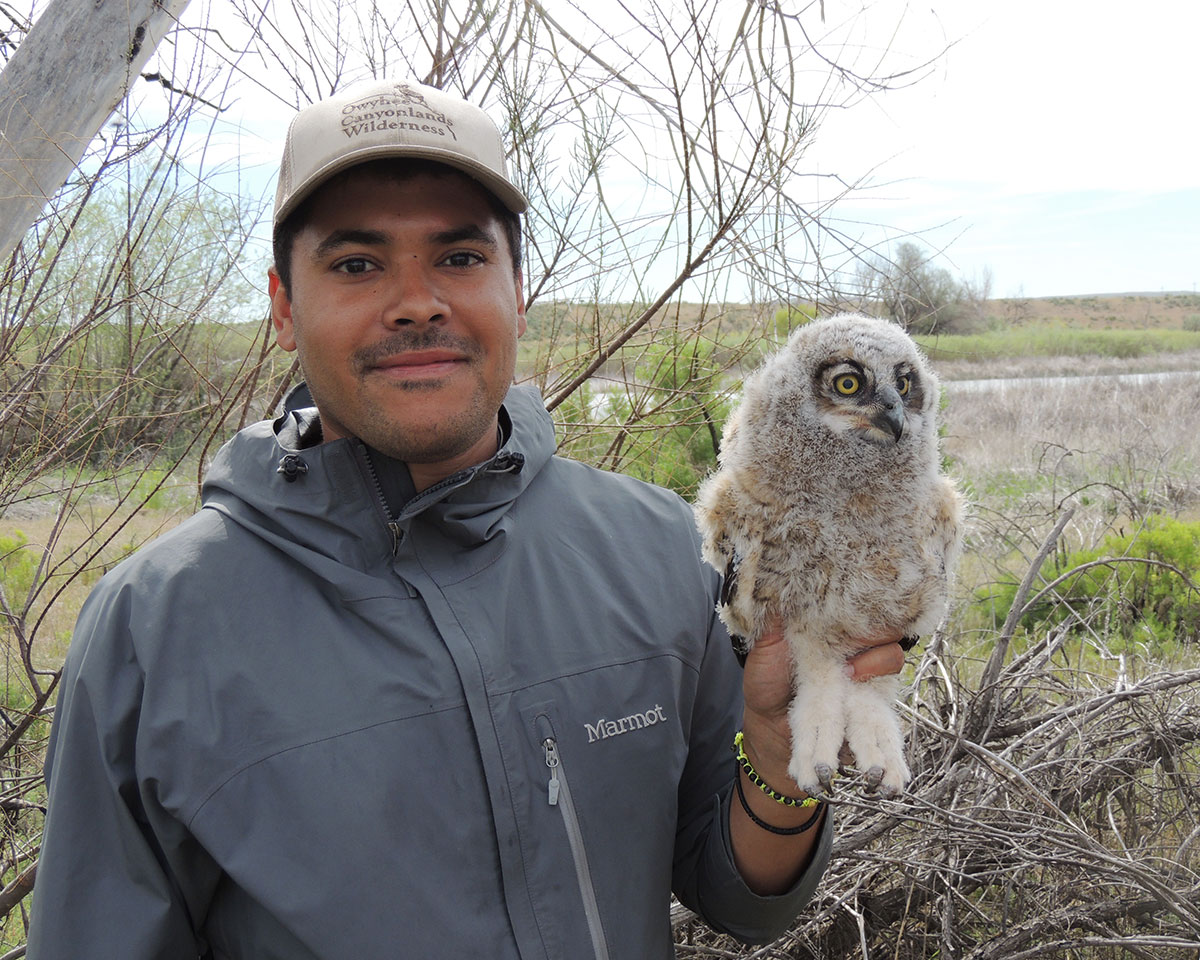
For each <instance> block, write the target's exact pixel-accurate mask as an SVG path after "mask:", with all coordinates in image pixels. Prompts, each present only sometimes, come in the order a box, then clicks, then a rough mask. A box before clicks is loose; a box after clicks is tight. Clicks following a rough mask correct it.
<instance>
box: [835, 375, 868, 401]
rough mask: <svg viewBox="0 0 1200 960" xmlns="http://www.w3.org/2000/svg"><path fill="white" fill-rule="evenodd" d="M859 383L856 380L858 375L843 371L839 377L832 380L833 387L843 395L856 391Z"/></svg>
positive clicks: (847, 395) (851, 394) (850, 394)
mask: <svg viewBox="0 0 1200 960" xmlns="http://www.w3.org/2000/svg"><path fill="white" fill-rule="evenodd" d="M860 386H861V384H860V383H859V382H858V377H856V376H855V375H854V374H852V373H843V374H842V375H841V376H840V377H838V378H837V379H836V380H834V381H833V388H834V389H835V390H836V391H837V392H838V393H840V394H841V395H842V396H843V397H849V396H853V395H854V394H856V393H858V388H859V387H860Z"/></svg>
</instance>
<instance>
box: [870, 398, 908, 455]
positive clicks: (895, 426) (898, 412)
mask: <svg viewBox="0 0 1200 960" xmlns="http://www.w3.org/2000/svg"><path fill="white" fill-rule="evenodd" d="M875 404H876V408H877V409H876V410H875V412H874V413H872V414H871V426H873V427H874V428H875V429H876V430H880V431H882V432H883V433H890V434H891V435H892V437H893V438H894V439H895V441H896V442H897V443H899V442H900V437H901V435H902V434H903V433H904V401H903V400H901V399H900V394H898V393H897V392H896V391H895V389H894V388H893V387H891V386H889V385H887V384H884V385H883V386H881V387H879V389H878V390H876V391H875Z"/></svg>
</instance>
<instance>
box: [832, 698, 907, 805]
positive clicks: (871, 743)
mask: <svg viewBox="0 0 1200 960" xmlns="http://www.w3.org/2000/svg"><path fill="white" fill-rule="evenodd" d="M898 686H899V682H898V680H897V678H896V677H892V676H888V677H876V678H875V679H873V680H867V681H863V682H851V683H850V690H849V696H848V700H847V702H846V743H847V745H848V746H849V747H850V750H851V751H852V752H853V753H854V759H855V766H857V767H858V769H859V770H862V771H865V773H866V775H867V784H868V786H869V787H871V788H878V789H879V790H881V791H882V792H883V793H884V794H886V795H888V796H895V795H896V794H898V793H900V791H901V790H903V789H904V785H905V784H906V783H908V779H909V773H908V764H907V763H905V761H904V736H903V734H902V733H901V731H900V721H899V719H898V718H897V716H896V708H895V706H894V704H895V702H896V693H897V688H898Z"/></svg>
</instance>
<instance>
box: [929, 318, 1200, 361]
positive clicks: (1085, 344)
mask: <svg viewBox="0 0 1200 960" xmlns="http://www.w3.org/2000/svg"><path fill="white" fill-rule="evenodd" d="M915 339H916V341H917V342H918V343H919V344H920V345H921V348H922V349H923V350H924V351H925V352H926V354H928V356H929V358H930V359H931V360H933V361H934V362H935V363H936V362H937V361H938V360H979V361H984V360H993V359H999V358H1019V357H1115V358H1130V357H1142V356H1149V355H1151V354H1157V353H1175V352H1179V351H1184V350H1200V330H1187V329H1184V330H1166V329H1156V330H1092V329H1082V328H1079V327H1068V326H1064V325H1061V324H1051V323H1047V324H1030V325H1024V326H1020V327H1007V328H1004V329H999V330H989V331H987V332H986V333H973V334H960V335H951V334H943V335H940V336H934V335H922V336H917V337H915Z"/></svg>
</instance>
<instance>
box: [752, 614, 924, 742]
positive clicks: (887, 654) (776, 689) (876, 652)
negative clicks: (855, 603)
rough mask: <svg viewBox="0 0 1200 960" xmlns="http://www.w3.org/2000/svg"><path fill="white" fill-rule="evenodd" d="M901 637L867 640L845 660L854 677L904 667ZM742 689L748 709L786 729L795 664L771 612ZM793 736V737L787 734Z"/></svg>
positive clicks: (863, 677)
mask: <svg viewBox="0 0 1200 960" xmlns="http://www.w3.org/2000/svg"><path fill="white" fill-rule="evenodd" d="M899 640H900V638H899V637H891V636H888V637H879V638H876V639H874V640H868V641H866V642H864V644H863V647H862V649H861V650H860V651H859V652H858V653H856V654H855V655H854V656H852V657H850V658H849V659H848V660H847V661H846V668H847V670H848V671H849V675H850V677H851V679H853V680H870V679H872V678H873V677H883V676H887V675H888V674H894V673H899V672H900V671H901V670H903V669H904V651H903V650H902V649H901V648H900V643H899ZM742 691H743V693H744V695H745V699H746V712H747V713H754V714H755V715H756V716H758V717H761V718H763V719H767V720H778V721H780V722H782V723H783V727H784V733H785V734H786V733H787V708H788V704H789V703H791V701H792V665H791V658H790V656H789V654H788V648H787V644H786V643H785V642H784V639H783V623H782V621H781V620H780V618H779V617H778V616H772V617H771V618H770V620H768V622H767V628H766V630H764V631H763V634H762V636H761V637H759V639H758V641H757V642H756V643H755V644H754V649H753V650H751V651H750V653H749V654H748V655H747V656H746V667H745V673H744V675H743V677H742ZM788 739H790V737H788Z"/></svg>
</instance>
